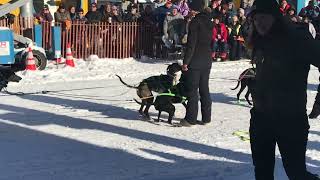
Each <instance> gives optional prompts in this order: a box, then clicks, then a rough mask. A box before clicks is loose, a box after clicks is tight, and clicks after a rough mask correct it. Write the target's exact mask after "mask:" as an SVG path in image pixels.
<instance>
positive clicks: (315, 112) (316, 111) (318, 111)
mask: <svg viewBox="0 0 320 180" xmlns="http://www.w3.org/2000/svg"><path fill="white" fill-rule="evenodd" d="M319 115H320V105H319V104H318V103H317V102H315V103H314V105H313V108H312V111H311V113H310V114H309V118H310V119H315V118H317V117H318V116H319Z"/></svg>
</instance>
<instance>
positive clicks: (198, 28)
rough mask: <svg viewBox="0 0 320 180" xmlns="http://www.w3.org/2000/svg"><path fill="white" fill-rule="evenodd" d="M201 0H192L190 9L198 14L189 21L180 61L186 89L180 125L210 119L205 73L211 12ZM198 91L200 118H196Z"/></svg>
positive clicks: (207, 84) (208, 67)
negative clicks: (183, 113)
mask: <svg viewBox="0 0 320 180" xmlns="http://www.w3.org/2000/svg"><path fill="white" fill-rule="evenodd" d="M205 4H206V3H205V1H204V0H197V1H192V3H191V9H193V10H195V11H198V12H199V13H198V14H197V15H196V16H195V17H194V18H193V19H192V20H191V22H190V25H189V30H188V42H187V45H186V53H185V57H184V60H183V71H184V74H183V75H184V77H185V83H186V91H187V94H188V95H187V98H188V103H187V110H186V116H185V118H184V120H182V121H181V122H180V123H181V125H182V126H191V125H195V124H207V123H209V122H210V121H211V105H212V101H211V97H210V92H209V75H210V70H211V66H212V60H211V39H212V29H213V22H212V21H211V14H210V13H211V12H210V10H209V9H207V8H205ZM198 94H200V101H201V114H202V121H200V122H198V121H197V116H198V101H199V96H198Z"/></svg>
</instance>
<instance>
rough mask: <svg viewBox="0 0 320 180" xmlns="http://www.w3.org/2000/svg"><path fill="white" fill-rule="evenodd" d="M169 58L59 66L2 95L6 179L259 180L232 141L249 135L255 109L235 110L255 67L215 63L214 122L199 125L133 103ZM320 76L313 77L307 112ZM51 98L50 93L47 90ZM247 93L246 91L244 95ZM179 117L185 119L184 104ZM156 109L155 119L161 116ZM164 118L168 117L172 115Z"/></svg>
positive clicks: (313, 162)
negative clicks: (176, 122)
mask: <svg viewBox="0 0 320 180" xmlns="http://www.w3.org/2000/svg"><path fill="white" fill-rule="evenodd" d="M166 63H168V62H164V61H156V60H148V59H143V60H140V61H136V60H133V59H124V60H111V59H109V60H100V59H98V58H97V57H94V56H92V57H90V58H89V60H87V61H81V60H77V61H76V65H77V67H76V68H74V69H72V68H64V67H63V65H59V66H58V67H57V66H55V65H53V64H51V65H50V66H49V67H48V69H47V70H45V71H41V72H27V73H22V74H21V75H22V76H23V80H22V81H21V82H20V83H19V84H10V85H9V88H8V90H9V91H11V92H24V93H25V95H23V96H13V95H7V94H3V93H1V94H0V96H1V102H0V149H1V151H0V152H1V155H0V172H1V173H0V179H1V180H20V179H21V180H22V179H23V180H133V179H134V180H142V179H143V180H253V179H254V175H253V166H252V163H251V155H250V144H249V143H248V142H244V141H241V140H240V139H239V138H238V137H235V136H233V135H232V133H233V132H234V131H237V130H245V131H246V130H248V127H249V117H250V115H249V109H250V108H249V107H248V106H247V105H246V104H244V105H238V104H236V99H235V95H236V93H237V91H231V90H230V88H232V87H235V85H236V82H235V80H234V79H236V78H238V76H239V74H240V73H241V72H242V71H243V70H244V69H246V68H248V67H250V64H249V63H248V61H245V60H243V61H239V62H220V63H214V64H213V67H212V73H211V79H210V88H211V97H212V100H213V102H214V103H213V108H212V114H213V121H212V123H211V124H209V125H207V126H194V127H191V128H186V127H182V128H176V127H170V126H168V125H166V124H165V123H162V124H161V125H156V124H153V123H150V122H146V121H142V119H141V117H139V115H138V113H137V109H138V108H139V106H138V105H137V104H136V103H134V102H132V101H131V100H132V98H133V97H136V94H135V90H132V89H128V88H126V87H124V86H123V85H122V84H121V83H120V82H119V80H118V79H116V77H115V76H114V74H119V75H120V76H122V77H123V78H124V80H125V81H127V82H129V83H131V84H136V83H138V82H139V81H140V80H141V79H143V78H145V77H148V76H151V75H159V74H161V73H165V69H166V66H167V65H166ZM318 77H319V72H318V70H317V69H315V68H314V67H313V68H312V69H311V71H310V76H309V86H308V112H310V110H311V107H312V103H313V100H314V97H315V94H316V89H317V84H318ZM43 91H48V93H45V94H43V93H41V92H43ZM243 95H244V94H243ZM176 107H177V111H176V119H181V118H183V116H184V113H185V110H184V108H183V107H182V105H177V106H176ZM156 113H157V112H156V111H155V110H154V109H153V108H152V109H151V114H152V116H154V117H155V116H156ZM163 119H166V117H165V116H164V117H163ZM310 125H311V131H310V135H309V143H308V151H307V163H308V169H309V170H310V171H311V172H314V173H319V172H320V171H319V168H320V130H319V129H320V120H319V119H316V120H310ZM275 176H276V179H277V180H286V179H287V178H286V176H285V173H284V170H283V168H282V163H281V157H280V156H279V155H278V156H277V163H276V168H275Z"/></svg>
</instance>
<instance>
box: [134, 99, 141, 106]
mask: <svg viewBox="0 0 320 180" xmlns="http://www.w3.org/2000/svg"><path fill="white" fill-rule="evenodd" d="M133 100H134V101H135V102H136V103H138V104H140V105H142V102H139V101H138V100H137V99H136V98H133Z"/></svg>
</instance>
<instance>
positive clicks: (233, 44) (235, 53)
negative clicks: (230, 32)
mask: <svg viewBox="0 0 320 180" xmlns="http://www.w3.org/2000/svg"><path fill="white" fill-rule="evenodd" d="M229 42H230V53H229V58H230V60H239V59H241V56H242V44H241V42H240V41H237V40H230V41H229Z"/></svg>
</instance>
